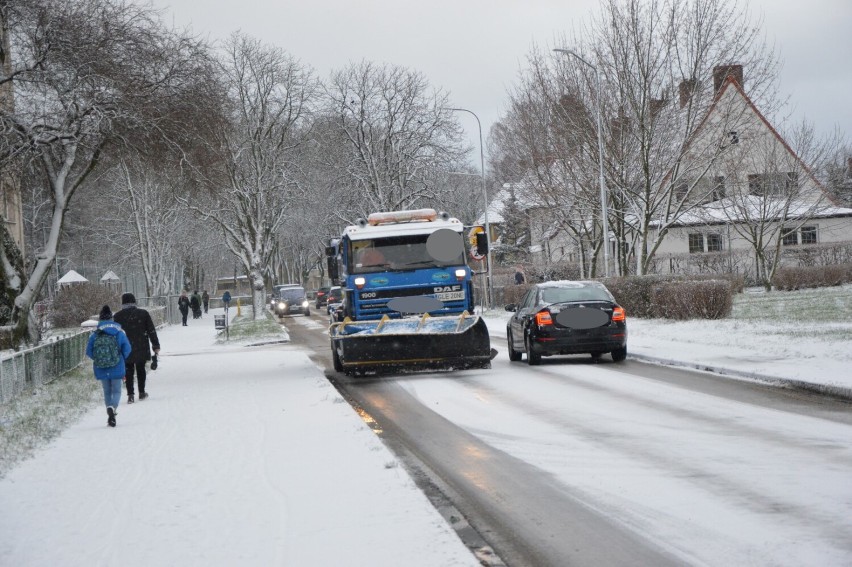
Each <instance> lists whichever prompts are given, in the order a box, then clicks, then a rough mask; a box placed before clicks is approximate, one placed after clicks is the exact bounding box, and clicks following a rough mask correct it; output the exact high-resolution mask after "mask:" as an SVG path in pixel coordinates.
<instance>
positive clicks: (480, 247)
mask: <svg viewBox="0 0 852 567" xmlns="http://www.w3.org/2000/svg"><path fill="white" fill-rule="evenodd" d="M476 253H477V255H479V256H485V255H487V254H488V235H486V234H485V233H484V232H479V233H477V234H476Z"/></svg>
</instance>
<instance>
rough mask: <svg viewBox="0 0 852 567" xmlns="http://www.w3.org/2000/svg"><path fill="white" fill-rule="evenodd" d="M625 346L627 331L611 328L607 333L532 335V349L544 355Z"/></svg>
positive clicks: (609, 350)
mask: <svg viewBox="0 0 852 567" xmlns="http://www.w3.org/2000/svg"><path fill="white" fill-rule="evenodd" d="M626 346H627V331H626V330H625V329H618V330H613V331H611V332H607V333H583V332H577V333H572V334H570V335H563V336H553V335H549V336H533V337H532V344H531V347H532V350H533V352H535V353H536V354H541V355H544V356H547V355H550V354H583V353H593V352H611V351H613V350H617V349H621V348H625V347H626Z"/></svg>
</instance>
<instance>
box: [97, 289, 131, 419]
mask: <svg viewBox="0 0 852 567" xmlns="http://www.w3.org/2000/svg"><path fill="white" fill-rule="evenodd" d="M130 351H131V347H130V341H129V340H128V339H127V335H126V334H125V333H124V330H122V328H121V325H119V324H118V323H116V322H115V321H113V320H112V310H110V308H109V305H104V306H103V308H102V309H101V313H100V315H99V316H98V328H97V329H95V331H94V332H93V333H92V334H91V335H90V336H89V342H88V343H86V356H88V357H89V358H91V359H92V369H93V370H94V373H95V378H97V379H98V380H99V381H100V383H101V386H102V387H103V390H104V405H106V411H107V425H109V426H110V427H115V416H116V415H117V414H118V404H119V402H121V383H122V382H123V381H124V375H125V361H126V360H127V357H128V356H130Z"/></svg>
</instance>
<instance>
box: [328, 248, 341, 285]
mask: <svg viewBox="0 0 852 567" xmlns="http://www.w3.org/2000/svg"><path fill="white" fill-rule="evenodd" d="M326 250H328V249H326ZM326 261H327V262H328V277H329V278H330V279H331V283H332V284H334V285H340V281H339V278H340V274H338V273H337V258H336V257H335V256H329V257H328V258H326Z"/></svg>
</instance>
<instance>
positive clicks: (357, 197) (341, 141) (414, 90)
mask: <svg viewBox="0 0 852 567" xmlns="http://www.w3.org/2000/svg"><path fill="white" fill-rule="evenodd" d="M326 98H327V107H328V109H329V110H328V111H327V112H328V113H329V114H330V115H331V116H333V117H334V121H333V126H334V129H325V130H324V132H325V133H326V137H325V138H324V139H323V140H322V143H323V147H324V148H328V149H329V150H330V152H329V156H330V158H333V159H326V160H325V162H324V165H325V167H326V168H328V169H329V170H331V171H333V172H334V173H333V174H331V175H329V176H328V177H329V179H330V180H331V181H332V182H333V183H334V186H333V187H330V190H331V191H333V195H334V199H335V201H336V202H337V203H339V204H340V205H341V209H342V210H343V211H347V212H351V213H356V216H366V215H367V214H369V213H371V212H375V211H394V210H400V209H406V208H416V207H418V206H431V205H432V204H433V203H434V202H438V201H440V200H441V199H442V198H443V197H444V196H445V194H446V193H447V192H448V188H447V185H446V184H444V183H443V181H444V178H443V177H442V176H441V175H440V174H438V173H437V172H438V171H443V172H447V171H451V170H452V167H453V166H454V165H455V164H457V163H459V162H460V160H461V157H462V156H463V155H464V153H465V150H466V148H464V147H463V145H462V138H463V132H462V130H461V128H460V127H459V125H458V122H457V121H456V119H455V117H454V116H453V114H452V111H451V110H449V109H448V107H449V106H450V104H449V100H448V97H447V95H446V94H445V93H443V92H441V91H440V90H437V89H430V87H429V85H428V82H427V81H426V79H425V78H424V77H423V76H422V75H421V74H419V73H416V72H413V71H410V70H407V69H404V68H401V67H394V66H388V65H384V66H380V65H376V64H374V63H370V62H362V63H359V64H353V65H351V66H349V67H348V68H346V69H344V70H342V71H338V72H336V73H334V74H333V75H332V77H331V80H330V82H329V84H328V85H327V87H326ZM341 220H342V221H352V220H354V219H352V218H349V219H341Z"/></svg>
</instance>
